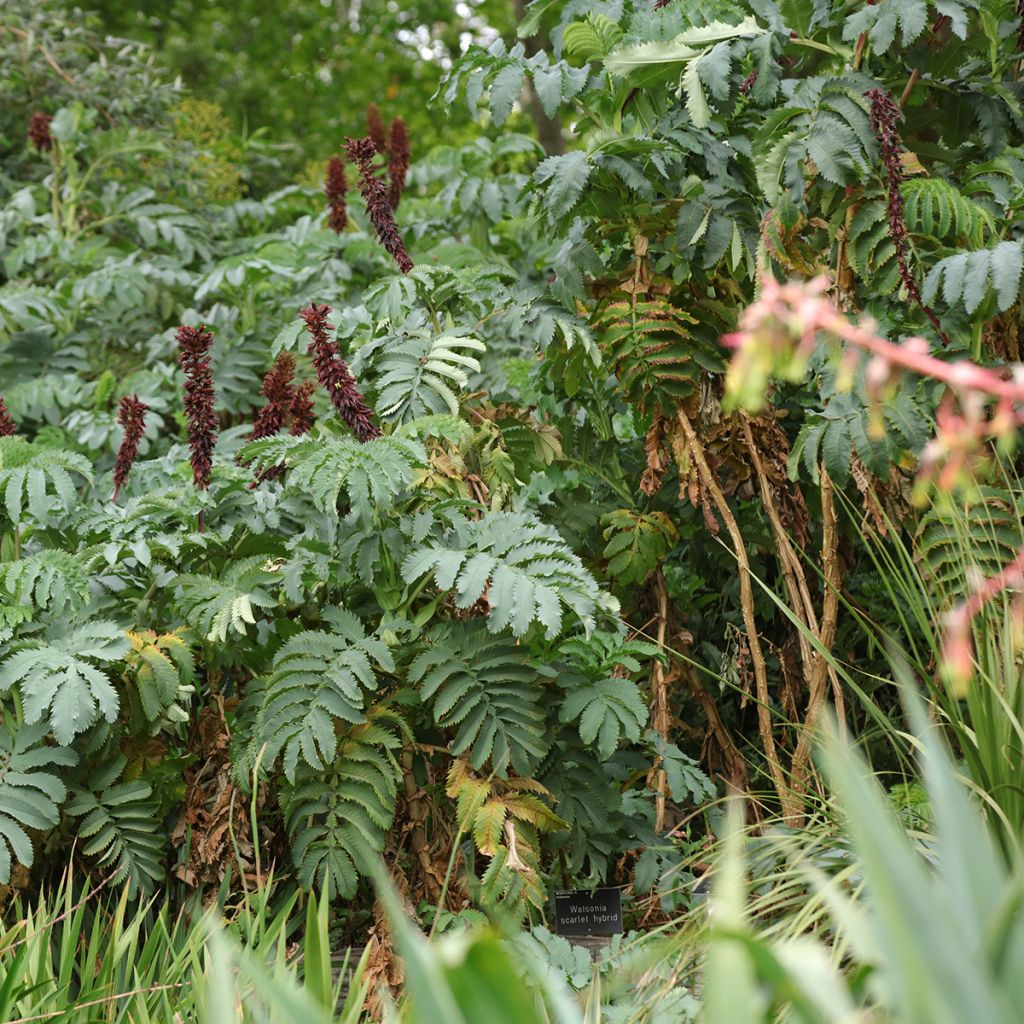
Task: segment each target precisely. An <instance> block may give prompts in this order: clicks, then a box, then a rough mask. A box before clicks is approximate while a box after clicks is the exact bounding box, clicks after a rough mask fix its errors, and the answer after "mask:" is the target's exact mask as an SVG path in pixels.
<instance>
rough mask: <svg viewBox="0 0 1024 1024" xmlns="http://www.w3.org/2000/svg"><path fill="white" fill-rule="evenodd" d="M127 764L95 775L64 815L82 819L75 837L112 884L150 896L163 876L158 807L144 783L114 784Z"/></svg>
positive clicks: (121, 760) (111, 765)
mask: <svg viewBox="0 0 1024 1024" xmlns="http://www.w3.org/2000/svg"><path fill="white" fill-rule="evenodd" d="M125 764H126V760H125V758H124V757H117V758H115V759H114V760H113V761H111V762H110V763H109V764H108V765H106V766H105V767H103V768H102V769H100V770H99V771H98V772H96V773H95V774H94V775H93V776H92V777H91V778H90V780H89V788H88V789H79V790H77V791H76V792H75V793H74V795H73V798H72V800H71V802H70V803H69V804H68V808H67V810H68V814H70V815H71V816H72V817H75V818H82V819H83V820H82V822H81V823H80V824H79V826H78V835H79V836H80V837H81V838H82V839H83V840H85V843H84V845H83V846H82V847H81V850H82V853H83V854H84V855H85V856H86V857H95V858H97V860H96V864H97V867H98V868H99V869H100V870H101V871H103V872H104V873H105V874H108V875H109V876H110V882H111V883H112V884H113V885H115V886H118V885H127V886H128V891H129V893H130V894H131V895H137V894H139V893H146V892H149V891H150V890H151V889H152V888H153V885H154V883H157V882H160V881H162V880H163V877H164V869H163V865H162V863H161V861H162V860H163V855H164V843H163V840H162V838H161V836H160V831H161V823H160V820H159V818H158V817H157V804H156V801H155V800H153V799H152V797H153V791H152V788H151V787H150V785H149V783H148V782H144V781H142V780H141V779H136V780H134V781H130V782H118V781H117V780H118V779H119V778H121V776H122V775H123V773H124V769H125Z"/></svg>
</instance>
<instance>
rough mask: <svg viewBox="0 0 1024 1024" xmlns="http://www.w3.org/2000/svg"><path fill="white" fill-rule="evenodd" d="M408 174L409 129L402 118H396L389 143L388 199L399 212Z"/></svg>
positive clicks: (393, 208) (392, 123) (392, 207)
mask: <svg viewBox="0 0 1024 1024" xmlns="http://www.w3.org/2000/svg"><path fill="white" fill-rule="evenodd" d="M408 173H409V129H408V128H406V126H405V122H404V121H403V120H402V119H401V118H400V117H396V118H395V119H394V120H393V121H392V122H391V138H390V141H389V143H388V185H389V191H388V199H389V201H390V203H391V209H392V210H397V209H398V204H399V203H400V202H401V201H402V192H403V191H404V190H405V176H406V175H407V174H408Z"/></svg>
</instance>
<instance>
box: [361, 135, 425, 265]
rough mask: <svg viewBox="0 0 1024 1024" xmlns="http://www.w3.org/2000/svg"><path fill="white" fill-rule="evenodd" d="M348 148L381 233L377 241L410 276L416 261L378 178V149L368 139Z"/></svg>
mask: <svg viewBox="0 0 1024 1024" xmlns="http://www.w3.org/2000/svg"><path fill="white" fill-rule="evenodd" d="M345 149H346V151H347V153H348V158H349V160H351V161H352V162H353V163H354V164H355V165H356V167H358V168H359V191H360V192H361V193H362V195H363V199H364V200H365V201H366V211H367V213H368V214H369V215H370V222H371V223H372V224H373V226H374V228H375V229H376V231H377V238H378V239H380V244H381V245H383V246H384V248H385V249H387V251H388V252H389V253H390V254H391V256H392V258H393V259H394V261H395V262H396V263H397V264H398V269H399V270H401V272H402V273H403V274H408V273H409V271H410V270H412V268H413V262H412V260H411V259H410V258H409V253H408V251H407V250H406V248H405V242H403V241H402V236H401V235H400V234H399V233H398V225H397V224H396V223H395V212H394V210H393V209H392V208H391V199H390V197H389V194H388V189H387V187H386V186H385V185H384V182H382V181H381V180H380V178H379V177H377V173H376V168H375V167H374V165H373V158H374V157H375V156H376V155H377V149H376V147H375V146H374V144H373V141H372V140H371V139H369V138H366V139H349V140H348V142H347V143H346V146H345Z"/></svg>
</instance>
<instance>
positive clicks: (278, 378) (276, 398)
mask: <svg viewBox="0 0 1024 1024" xmlns="http://www.w3.org/2000/svg"><path fill="white" fill-rule="evenodd" d="M294 376H295V356H293V355H292V354H291V352H282V353H281V354H280V355H279V356H278V357H277V359H276V360H274V365H273V366H272V367H271V368H270V370H269V371H268V373H267V375H266V377H264V378H263V385H262V386H261V387H260V394H261V395H262V396H263V397H264V398H265V399H266V400H267V404H266V405H265V406H263V408H262V409H260V411H259V413H258V414H257V416H256V419H255V421H254V422H253V425H252V433H251V434H250V435H249V440H250V441H257V440H259V439H260V438H261V437H270V436H271V435H272V434H276V433H278V432H280V431H281V430H282V429H283V428H284V425H285V423H286V422H287V420H288V415H289V410H290V409H291V404H292V397H293V392H294V390H295V388H294V387H293V386H292V378H293V377H294Z"/></svg>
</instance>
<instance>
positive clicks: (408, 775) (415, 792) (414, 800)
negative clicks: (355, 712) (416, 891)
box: [402, 744, 440, 903]
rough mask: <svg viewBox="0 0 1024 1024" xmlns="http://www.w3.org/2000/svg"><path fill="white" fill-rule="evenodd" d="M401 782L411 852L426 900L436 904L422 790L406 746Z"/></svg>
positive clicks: (435, 889)
mask: <svg viewBox="0 0 1024 1024" xmlns="http://www.w3.org/2000/svg"><path fill="white" fill-rule="evenodd" d="M402 780H403V783H404V786H405V799H406V802H407V803H408V805H409V819H410V822H411V828H410V830H409V836H410V840H411V843H412V852H413V853H414V854H415V856H416V859H417V861H419V865H420V871H421V872H422V873H423V884H424V886H425V887H426V891H427V898H428V899H429V900H430V902H431V903H436V902H437V898H438V895H439V892H440V890H439V888H438V885H437V879H436V878H435V877H434V865H433V863H432V862H431V860H430V844H429V843H428V842H427V830H426V828H425V827H424V822H425V821H426V820H427V809H426V806H425V805H424V800H423V790H422V789H421V788H420V786H419V785H418V784H417V782H416V776H415V775H414V774H413V751H412V747H411V746H409V745H408V744H407V745H406V746H405V747H403V749H402Z"/></svg>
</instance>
